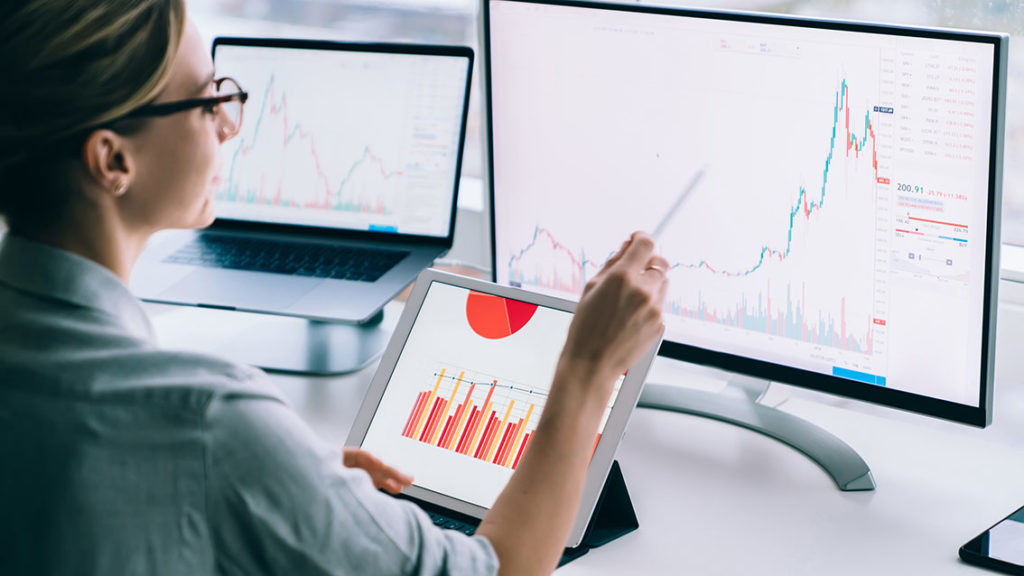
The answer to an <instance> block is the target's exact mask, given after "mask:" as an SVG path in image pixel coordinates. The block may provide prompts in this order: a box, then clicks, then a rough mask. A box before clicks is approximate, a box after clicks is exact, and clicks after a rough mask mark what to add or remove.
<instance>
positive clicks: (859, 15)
mask: <svg viewBox="0 0 1024 576" xmlns="http://www.w3.org/2000/svg"><path fill="white" fill-rule="evenodd" d="M642 1H644V2H646V1H648V0H642ZM657 3H659V4H665V3H667V2H665V1H659V2H657ZM669 3H673V2H671V0H669ZM674 4H676V5H679V6H684V5H688V4H691V3H687V2H679V1H676V2H674ZM699 4H700V5H701V6H705V7H711V8H722V9H741V10H757V11H762V12H780V13H788V14H797V15H805V16H817V17H826V18H848V19H854V20H866V21H876V22H888V23H896V24H911V25H920V26H942V27H951V28H967V29H978V30H995V31H999V32H1006V33H1009V34H1017V33H1020V32H1022V31H1024V0H989V1H987V2H963V1H962V0H904V1H900V2H893V1H891V0H732V1H726V0H703V1H702V2H700V3H699ZM478 6H479V1H478V0H189V9H190V10H191V14H192V17H193V19H194V20H195V21H196V22H197V24H198V25H199V27H200V29H201V30H202V32H203V33H204V34H205V35H206V37H207V38H212V37H214V36H217V35H228V34H231V35H254V36H301V37H315V38H329V39H344V40H361V41H366V40H377V41H404V42H423V43H450V44H465V45H470V46H473V47H474V48H478V46H477V44H478V42H477V10H478ZM1010 46H1011V47H1010V51H1011V54H1010V59H1009V62H1010V63H1009V79H1008V83H1007V102H1008V103H1010V102H1014V101H1015V100H1016V98H1017V96H1018V95H1019V94H1021V93H1022V92H1024V46H1022V45H1021V44H1020V43H1019V42H1011V44H1010ZM479 86H480V78H479V75H476V76H475V77H474V79H473V92H474V94H473V98H472V100H471V104H470V124H469V132H468V134H467V139H466V146H467V149H466V154H465V156H464V157H465V165H464V167H463V174H464V175H466V176H470V177H474V176H475V177H479V176H480V175H481V162H482V160H483V152H482V149H481V124H482V122H483V117H482V113H481V112H482V107H481V103H480V96H479ZM1004 164H1005V172H1004V175H1003V241H1004V242H1007V243H1013V244H1020V245H1024V109H1022V108H1021V107H1019V106H1012V105H1009V106H1008V107H1007V116H1006V148H1005V162H1004Z"/></svg>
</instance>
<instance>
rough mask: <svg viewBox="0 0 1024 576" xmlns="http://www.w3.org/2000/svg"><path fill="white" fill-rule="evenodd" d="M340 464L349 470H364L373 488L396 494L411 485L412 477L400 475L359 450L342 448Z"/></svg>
mask: <svg viewBox="0 0 1024 576" xmlns="http://www.w3.org/2000/svg"><path fill="white" fill-rule="evenodd" d="M341 463H342V464H344V465H345V466H348V467H349V468H359V469H361V470H365V471H366V473H367V474H369V475H370V479H371V480H372V481H373V487H374V488H377V489H378V490H381V489H383V490H385V491H387V492H389V493H391V494H398V493H399V492H401V491H402V488H405V487H406V486H408V485H410V484H412V476H409V475H407V474H402V473H401V472H399V471H398V470H396V469H394V468H392V467H391V466H388V465H387V464H385V463H384V462H382V461H381V460H380V458H377V457H376V456H374V455H373V454H370V453H369V452H367V451H366V450H362V449H360V448H343V449H342V458H341Z"/></svg>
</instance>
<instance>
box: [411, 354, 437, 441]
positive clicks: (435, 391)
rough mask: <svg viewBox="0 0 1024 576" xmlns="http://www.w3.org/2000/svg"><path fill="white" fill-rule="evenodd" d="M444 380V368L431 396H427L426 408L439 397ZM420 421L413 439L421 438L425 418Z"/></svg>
mask: <svg viewBox="0 0 1024 576" xmlns="http://www.w3.org/2000/svg"><path fill="white" fill-rule="evenodd" d="M442 378H444V368H442V369H441V373H440V374H438V375H437V382H435V383H434V391H433V392H431V393H430V396H427V402H426V406H430V403H431V402H433V401H434V396H436V395H437V387H438V386H440V385H441V379H442ZM424 412H426V411H424ZM419 420H420V421H419V422H417V423H416V431H415V432H413V434H412V437H413V438H419V437H420V430H422V428H423V418H422V415H421V417H420V419H419Z"/></svg>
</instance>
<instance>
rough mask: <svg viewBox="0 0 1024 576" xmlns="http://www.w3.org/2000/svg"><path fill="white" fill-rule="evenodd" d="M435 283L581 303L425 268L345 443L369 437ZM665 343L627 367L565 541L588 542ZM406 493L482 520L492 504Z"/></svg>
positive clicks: (554, 304)
mask: <svg viewBox="0 0 1024 576" xmlns="http://www.w3.org/2000/svg"><path fill="white" fill-rule="evenodd" d="M434 282H439V283H442V284H449V285H452V286H457V287H460V288H465V289H467V290H473V291H476V292H482V293H485V294H492V295H495V296H501V297H503V298H510V299H513V300H519V301H521V302H528V303H530V304H537V305H538V306H543V307H546V308H553V309H555V310H562V311H566V312H569V313H575V310H576V302H573V301H571V300H565V299H562V298H555V297H553V296H547V295H544V294H537V293H534V292H528V291H526V290H522V289H520V288H512V287H509V286H499V285H497V284H494V283H492V282H487V281H483V280H476V279H473V278H469V277H466V276H458V275H455V274H449V273H446V272H441V271H440V270H436V269H433V268H428V269H426V270H424V271H423V272H421V273H420V275H419V277H418V278H417V279H416V283H415V285H414V286H413V289H412V293H411V294H410V295H409V299H408V301H407V302H406V304H405V308H404V309H403V311H402V316H401V318H400V319H399V320H398V325H397V326H396V327H395V332H394V334H393V335H392V336H391V340H390V342H388V346H387V349H385V351H384V354H383V356H382V357H381V361H380V366H379V368H378V369H377V372H376V373H375V374H374V376H373V379H372V380H371V382H370V386H369V389H368V390H367V391H366V396H365V397H364V398H363V403H362V405H361V406H360V408H359V412H358V414H357V415H356V418H355V421H354V422H353V424H352V429H351V431H350V432H349V435H348V439H347V440H346V442H345V444H346V445H348V446H361V445H362V443H363V440H364V439H365V437H366V433H367V431H368V430H369V428H370V423H371V422H372V421H373V417H374V415H375V414H376V412H377V407H378V406H379V405H380V402H381V399H382V398H383V396H384V392H385V390H386V389H387V386H388V383H389V382H390V380H391V375H392V373H393V372H394V370H395V366H396V365H397V364H398V359H399V357H400V356H401V353H402V350H404V349H405V344H406V342H407V341H408V338H409V334H410V333H411V332H412V327H413V325H414V324H415V321H416V318H417V316H418V315H419V311H420V308H421V306H422V305H423V300H424V298H425V297H426V295H427V292H428V290H429V288H430V286H431V285H432V284H433V283H434ZM660 343H661V339H660V338H659V339H658V341H657V342H655V343H654V345H652V346H651V347H650V348H649V349H648V350H647V351H646V352H645V353H644V354H643V356H641V358H640V359H639V360H637V362H636V363H635V364H634V365H633V366H632V367H630V369H629V370H628V371H627V372H626V378H625V380H624V381H623V382H622V386H621V387H620V389H619V395H618V398H617V399H616V401H615V405H614V406H613V407H612V409H611V413H610V414H609V415H608V420H607V422H606V423H605V427H604V431H603V432H602V433H601V439H600V441H598V443H597V448H596V450H595V451H594V455H593V458H591V461H590V466H589V468H588V469H587V476H586V482H585V484H584V488H583V495H582V498H581V499H580V506H579V509H578V510H577V512H576V519H575V521H574V522H573V527H572V531H571V532H570V534H569V540H568V542H567V544H566V545H567V546H569V547H576V546H579V545H580V543H581V542H582V541H583V537H584V535H585V533H586V530H587V526H588V525H589V523H590V517H591V515H592V514H593V512H594V509H595V507H596V506H597V500H598V497H599V496H600V495H601V490H602V488H604V484H605V480H606V478H607V477H608V471H609V470H610V469H611V466H612V460H613V458H614V456H615V451H616V449H617V448H618V446H619V442H620V441H621V439H622V434H623V432H625V428H626V424H627V423H628V422H629V416H630V415H631V414H632V412H633V409H634V408H636V403H637V400H638V399H639V398H640V391H641V389H642V388H643V383H644V380H645V379H646V378H647V372H648V370H650V367H651V363H652V362H653V361H654V356H655V355H656V354H657V352H658V346H659V345H660ZM389 464H392V465H396V466H397V467H398V468H399V469H401V462H390V463H389ZM403 493H404V494H406V495H408V496H411V497H413V498H416V499H419V500H423V501H426V502H429V503H431V504H436V505H438V506H442V507H444V508H448V509H451V510H454V511H456V512H459V513H462V514H466V515H468V516H471V517H473V518H478V519H482V518H483V517H484V515H485V514H487V511H488V508H484V507H482V506H477V505H476V504H471V503H469V502H466V501H463V500H459V499H457V498H454V497H452V496H447V495H445V494H441V493H439V492H435V491H433V490H428V489H426V488H423V487H421V486H416V485H415V484H413V485H412V486H409V487H407V488H406V489H405V490H404V491H403Z"/></svg>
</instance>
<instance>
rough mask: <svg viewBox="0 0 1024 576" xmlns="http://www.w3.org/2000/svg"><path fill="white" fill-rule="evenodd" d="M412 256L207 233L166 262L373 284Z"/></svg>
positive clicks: (400, 253)
mask: <svg viewBox="0 0 1024 576" xmlns="http://www.w3.org/2000/svg"><path fill="white" fill-rule="evenodd" d="M408 255H409V253H408V252H405V251H399V250H387V249H378V248H354V247H348V246H331V245H329V244H319V243H312V242H309V243H301V242H289V241H276V240H264V239H260V238H239V237H235V236H225V235H217V234H203V235H201V236H199V237H197V238H196V239H195V240H193V241H192V242H189V243H188V244H186V245H185V246H183V247H181V248H180V249H179V250H178V251H177V252H175V253H174V254H171V255H170V256H168V257H167V258H165V259H164V262H170V263H173V264H190V265H193V266H206V267H209V268H226V269H231V270H248V271H252V272H271V273H275V274H288V275H295V276H311V277H314V278H333V279H336V280H355V281H360V282H375V281H376V280H377V279H378V278H380V277H381V276H383V275H384V274H385V273H386V272H387V271H388V270H390V269H391V268H393V267H394V266H395V265H396V264H398V263H399V262H401V261H402V259H403V258H405V257H406V256H408Z"/></svg>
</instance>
